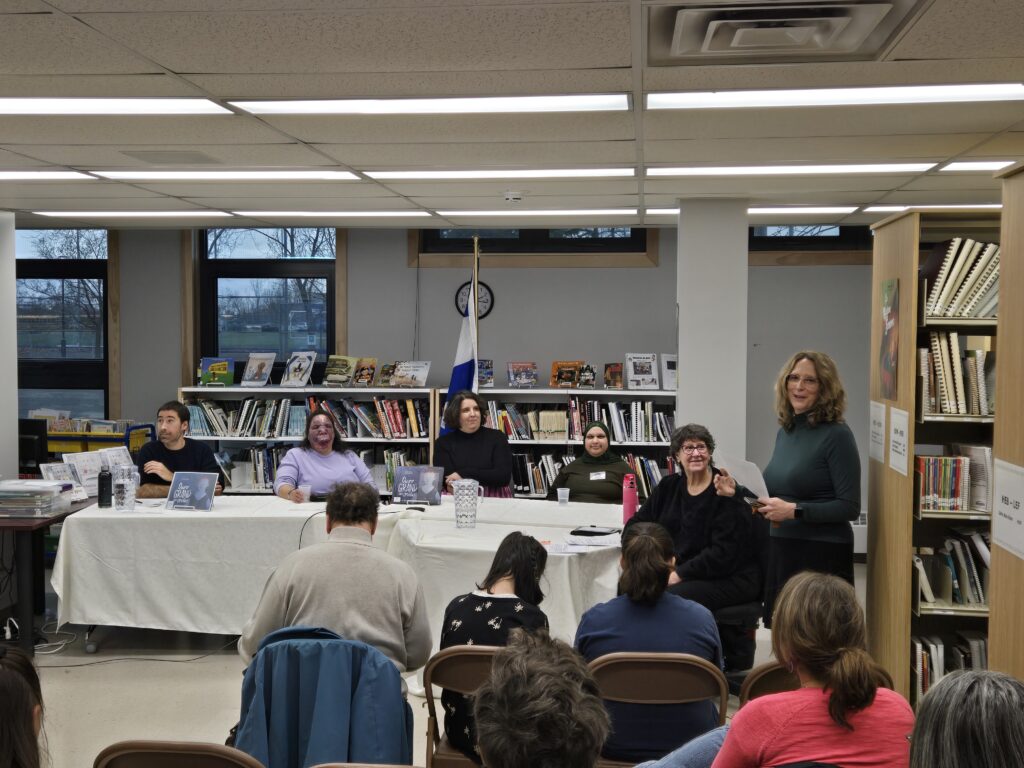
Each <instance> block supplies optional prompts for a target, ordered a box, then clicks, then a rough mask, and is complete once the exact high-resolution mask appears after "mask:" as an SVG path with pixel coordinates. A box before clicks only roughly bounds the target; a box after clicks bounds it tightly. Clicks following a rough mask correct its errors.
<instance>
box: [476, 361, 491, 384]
mask: <svg viewBox="0 0 1024 768" xmlns="http://www.w3.org/2000/svg"><path fill="white" fill-rule="evenodd" d="M476 384H477V386H478V387H480V388H481V389H483V388H487V387H493V386H494V360H488V359H483V358H481V359H479V360H477V361H476Z"/></svg>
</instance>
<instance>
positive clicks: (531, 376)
mask: <svg viewBox="0 0 1024 768" xmlns="http://www.w3.org/2000/svg"><path fill="white" fill-rule="evenodd" d="M508 385H509V387H513V388H516V389H529V388H531V387H536V386H537V363H535V362H513V363H509V364H508Z"/></svg>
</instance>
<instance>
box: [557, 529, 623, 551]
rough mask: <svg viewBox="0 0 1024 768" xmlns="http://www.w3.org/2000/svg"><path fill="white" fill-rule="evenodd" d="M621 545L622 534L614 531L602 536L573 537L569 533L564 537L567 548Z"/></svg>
mask: <svg viewBox="0 0 1024 768" xmlns="http://www.w3.org/2000/svg"><path fill="white" fill-rule="evenodd" d="M621 543H622V534H621V533H619V532H618V531H616V532H615V533H609V534H606V535H604V536H573V535H572V534H571V533H570V534H567V535H566V537H565V544H566V546H567V547H585V548H588V549H593V548H594V547H617V546H619V545H620V544H621Z"/></svg>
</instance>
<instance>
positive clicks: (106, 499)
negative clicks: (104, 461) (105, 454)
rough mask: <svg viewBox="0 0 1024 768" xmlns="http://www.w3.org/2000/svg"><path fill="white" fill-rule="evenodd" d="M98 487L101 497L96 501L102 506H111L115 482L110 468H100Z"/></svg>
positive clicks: (97, 479)
mask: <svg viewBox="0 0 1024 768" xmlns="http://www.w3.org/2000/svg"><path fill="white" fill-rule="evenodd" d="M96 488H97V490H98V491H99V498H98V499H97V502H96V503H97V504H99V506H101V507H109V506H110V505H111V503H112V499H113V495H114V493H113V491H114V482H113V478H112V477H111V475H110V470H109V469H106V468H103V469H101V470H100V474H99V476H98V477H97V478H96Z"/></svg>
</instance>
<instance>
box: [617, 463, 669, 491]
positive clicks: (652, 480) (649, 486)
mask: <svg viewBox="0 0 1024 768" xmlns="http://www.w3.org/2000/svg"><path fill="white" fill-rule="evenodd" d="M622 458H623V459H625V461H626V463H627V464H629V467H630V469H632V470H633V474H634V475H636V492H637V498H638V499H640V500H641V501H642V500H644V499H646V498H647V497H648V496H650V495H651V491H653V490H654V487H655V486H656V485H657V484H658V483H660V482H661V478H662V475H663V474H664V473H663V472H662V471H661V467H659V466H658V462H656V461H655V460H654V459H649V458H647V457H646V456H636V455H634V454H632V453H627V454H626V455H625V456H623V457H622Z"/></svg>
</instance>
